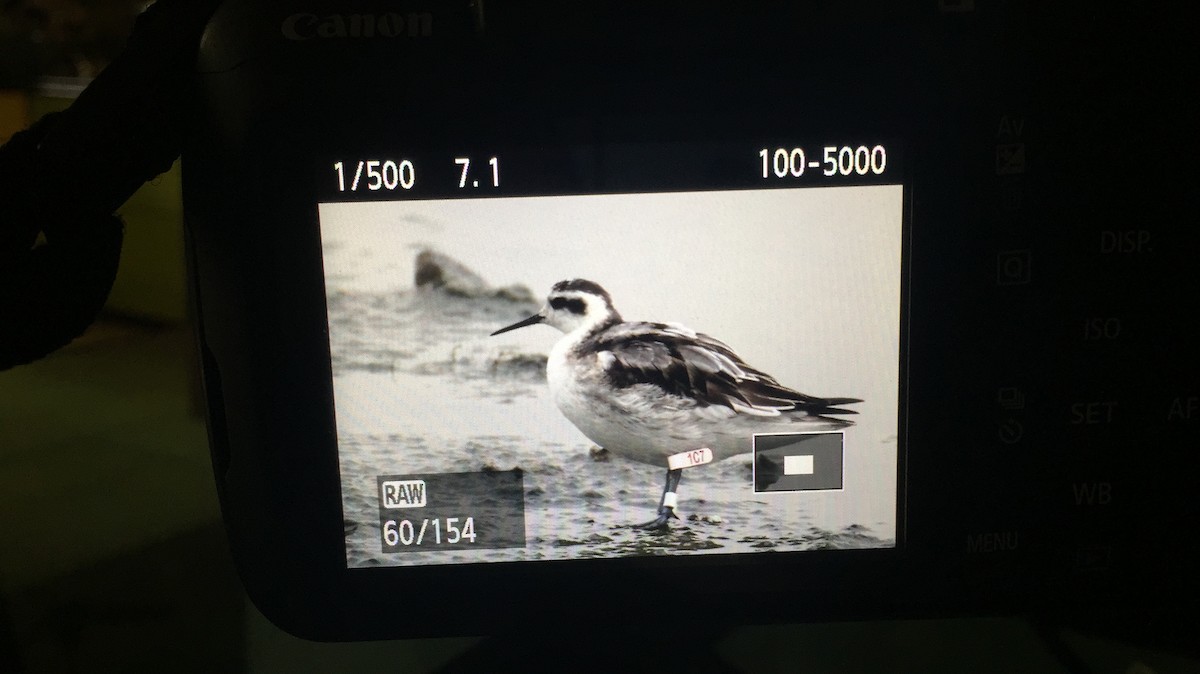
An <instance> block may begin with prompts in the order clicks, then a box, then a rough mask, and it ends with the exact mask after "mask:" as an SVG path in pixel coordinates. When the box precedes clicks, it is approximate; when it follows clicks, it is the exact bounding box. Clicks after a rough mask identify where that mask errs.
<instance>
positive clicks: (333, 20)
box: [281, 12, 433, 40]
mask: <svg viewBox="0 0 1200 674" xmlns="http://www.w3.org/2000/svg"><path fill="white" fill-rule="evenodd" d="M281 29H282V30H283V36H284V37H286V38H287V39H289V40H312V39H314V38H321V39H333V38H372V37H429V36H430V35H431V34H432V33H433V14H431V13H430V12H409V13H408V14H398V13H396V12H386V13H384V14H330V15H328V16H317V15H316V14H293V15H291V16H289V17H288V18H286V19H284V20H283V26H281Z"/></svg>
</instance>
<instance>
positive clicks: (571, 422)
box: [318, 155, 905, 568]
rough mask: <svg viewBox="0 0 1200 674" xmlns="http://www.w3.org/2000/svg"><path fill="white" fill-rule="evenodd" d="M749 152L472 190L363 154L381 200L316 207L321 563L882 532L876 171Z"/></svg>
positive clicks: (443, 560)
mask: <svg viewBox="0 0 1200 674" xmlns="http://www.w3.org/2000/svg"><path fill="white" fill-rule="evenodd" d="M764 157H765V158H764V159H763V172H764V173H765V174H766V177H767V178H768V180H767V181H766V182H765V183H764V184H763V185H762V186H761V187H760V188H747V187H744V186H740V187H739V188H738V189H728V188H726V189H698V190H686V189H685V190H678V189H675V190H671V191H611V190H610V191H607V192H604V193H593V194H586V193H584V194H580V193H573V194H572V193H566V194H542V195H537V196H500V195H498V194H490V195H488V196H487V197H486V198H480V196H479V192H478V190H479V189H481V188H480V186H479V182H480V181H482V182H483V183H484V185H483V186H482V189H488V188H494V187H496V186H497V185H495V184H493V182H492V181H493V178H495V179H496V182H500V176H499V174H498V173H499V172H498V171H495V170H494V169H496V168H497V167H496V166H491V165H485V164H484V161H485V160H479V161H477V162H476V163H474V164H470V166H469V167H468V166H463V164H466V163H467V162H459V163H458V165H455V166H454V167H453V168H454V169H455V170H458V169H459V168H460V167H461V170H462V174H461V176H458V175H454V176H452V177H451V180H453V178H460V184H458V187H459V188H462V189H464V190H466V192H465V193H464V194H463V197H462V198H440V197H439V198H428V197H421V196H418V193H417V191H415V190H414V191H413V193H411V194H410V193H405V192H404V190H403V180H405V179H409V180H411V179H412V178H413V176H414V175H416V176H417V177H418V179H419V176H420V173H419V166H418V167H417V171H418V172H417V173H415V174H411V173H410V174H408V175H407V176H406V175H405V174H403V171H404V170H405V167H403V166H399V165H397V164H395V163H392V165H391V166H392V170H394V171H395V173H394V174H384V173H382V172H381V171H382V169H381V168H380V165H379V164H377V165H376V169H377V171H380V172H379V173H377V174H376V175H379V176H381V177H380V178H379V179H378V182H379V183H380V184H381V185H383V186H384V187H385V188H386V186H387V185H388V184H389V181H390V183H392V184H393V185H392V186H393V188H395V192H394V198H380V195H379V194H372V195H370V196H371V197H372V198H371V199H370V200H366V201H357V200H344V199H343V200H336V201H335V200H329V201H328V202H326V203H322V204H320V206H319V209H318V210H319V219H320V229H321V239H322V247H323V260H324V276H325V287H326V297H327V307H328V315H329V344H330V357H331V362H332V373H333V393H334V412H335V417H336V425H337V446H338V456H339V465H340V470H341V485H342V505H343V514H344V519H345V525H346V538H345V541H346V562H347V565H348V566H349V567H351V568H364V567H376V566H408V565H440V564H460V563H484V562H524V561H534V560H565V559H579V558H614V557H630V556H648V555H720V554H727V553H759V552H772V551H773V552H795V551H810V550H831V549H862V548H891V547H895V546H896V544H897V539H898V503H899V492H900V488H901V485H900V482H899V477H898V476H899V474H900V471H899V462H900V460H901V443H900V435H901V423H900V421H901V419H900V410H901V404H900V402H901V400H900V392H901V388H902V387H901V362H902V352H901V342H902V340H901V325H902V322H901V309H902V278H903V274H902V259H901V258H902V248H903V240H904V231H905V228H904V220H905V218H904V210H905V205H904V201H905V191H904V188H903V185H902V184H901V181H900V180H898V179H895V180H893V181H888V180H881V181H875V182H874V183H872V184H840V183H839V182H838V181H837V180H836V179H828V180H826V181H823V182H822V181H819V180H817V181H808V182H798V183H797V184H796V185H794V186H793V185H789V184H784V183H782V182H779V183H773V182H770V180H769V179H770V178H772V174H771V170H772V167H771V166H770V165H769V163H768V158H769V155H764ZM449 159H450V158H447V159H446V162H445V163H449ZM496 164H499V162H496ZM410 166H411V165H410ZM339 171H340V173H339V174H338V176H337V177H338V179H339V180H341V181H343V182H342V183H341V185H340V189H341V190H343V191H346V190H347V188H348V187H349V181H350V180H351V179H352V178H353V177H354V176H352V175H351V174H352V173H355V172H357V171H356V170H355V167H354V166H353V165H350V164H347V165H345V166H341V167H339ZM356 179H358V180H366V178H365V177H363V176H361V175H360V176H358V177H357V178H356ZM860 182H861V181H860ZM397 186H398V187H397ZM505 328H509V329H507V330H504V329H505ZM493 333H497V334H493Z"/></svg>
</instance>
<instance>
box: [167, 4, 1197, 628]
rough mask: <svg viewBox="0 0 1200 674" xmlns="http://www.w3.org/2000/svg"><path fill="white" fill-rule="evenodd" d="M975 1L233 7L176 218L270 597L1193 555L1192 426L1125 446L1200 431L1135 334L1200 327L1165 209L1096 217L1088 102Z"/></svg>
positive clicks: (688, 614)
mask: <svg viewBox="0 0 1200 674" xmlns="http://www.w3.org/2000/svg"><path fill="white" fill-rule="evenodd" d="M978 4H979V5H980V6H979V7H978V8H976V7H975V3H927V4H923V5H921V6H919V7H903V8H902V7H893V6H892V5H891V4H889V3H806V4H803V5H794V4H791V3H764V4H755V5H753V6H737V7H733V6H730V5H726V4H722V3H712V4H707V3H704V4H700V5H698V6H697V5H696V4H695V3H691V4H684V3H665V4H659V3H651V4H647V3H603V4H598V5H597V4H593V5H567V6H553V7H546V6H540V5H536V6H517V5H507V4H506V5H501V4H500V3H495V4H493V3H483V2H480V1H478V0H477V1H476V2H473V3H465V2H464V3H443V4H433V3H429V4H423V3H407V2H406V3H380V2H361V3H356V4H355V5H354V6H353V7H352V8H351V7H348V6H345V5H344V3H330V2H308V3H289V2H282V3H260V2H230V3H226V4H224V5H223V6H222V7H221V8H220V9H218V11H217V13H216V14H215V15H214V16H213V18H212V19H211V21H210V22H209V25H208V27H207V29H206V31H205V34H204V37H203V39H202V42H201V48H200V54H199V59H198V64H197V78H198V93H197V98H198V102H197V104H198V106H199V109H200V110H201V115H200V117H199V121H198V123H197V128H195V129H194V130H193V132H192V134H191V135H190V137H189V138H188V140H187V145H186V147H185V149H184V154H183V160H184V164H183V166H184V177H185V186H184V189H185V206H186V212H187V217H188V227H187V242H188V247H189V263H190V269H191V273H192V280H193V289H194V298H195V306H196V319H197V325H198V335H199V341H200V350H201V355H202V361H203V369H204V375H205V385H206V393H207V403H208V410H209V431H210V438H211V443H212V447H213V464H214V470H215V475H216V482H217V488H218V491H219V493H220V497H221V503H222V509H223V513H224V516H225V519H226V524H227V528H228V531H229V535H230V540H231V546H232V549H233V553H234V557H235V560H236V561H237V563H238V566H239V570H240V572H241V574H242V577H243V580H244V581H245V584H246V587H247V590H248V591H249V593H250V595H251V597H252V598H253V599H254V601H255V603H256V604H257V605H258V606H259V607H260V609H261V610H262V611H263V612H264V613H265V614H266V615H267V616H269V617H270V618H271V619H272V620H274V621H276V622H277V623H278V624H279V625H281V626H282V627H284V628H286V629H288V630H289V631H292V632H294V633H296V634H299V635H302V636H307V637H311V638H320V639H367V638H388V637H397V636H420V635H444V634H461V633H471V632H475V631H492V632H494V631H498V630H499V631H503V630H505V629H507V628H514V629H515V628H518V627H519V628H521V629H528V628H530V626H533V625H537V626H543V627H547V628H549V627H551V626H555V625H564V624H569V625H575V626H580V625H613V624H646V625H672V626H679V625H684V626H686V625H693V624H705V623H707V624H712V623H729V622H734V623H736V622H739V621H740V622H747V621H755V622H762V621H778V620H811V619H843V618H856V617H867V616H884V615H889V616H890V615H913V616H915V615H930V614H944V613H946V612H955V613H965V612H982V611H1043V612H1074V611H1078V612H1079V613H1086V612H1087V609H1086V608H1085V607H1088V606H1092V605H1093V604H1094V603H1095V602H1097V601H1099V602H1102V603H1104V604H1105V605H1114V604H1120V603H1121V602H1132V603H1135V604H1136V603H1137V602H1152V601H1158V598H1160V597H1161V596H1163V595H1165V594H1170V593H1172V592H1174V590H1175V589H1177V588H1178V587H1179V586H1180V585H1179V584H1180V583H1182V584H1183V585H1187V583H1191V582H1193V581H1186V580H1185V576H1186V574H1184V573H1183V570H1184V569H1185V568H1186V566H1187V565H1188V564H1189V563H1190V562H1189V561H1188V560H1194V559H1195V557H1194V554H1195V546H1194V544H1191V543H1188V542H1184V541H1179V540H1178V539H1176V538H1174V537H1170V536H1162V535H1159V534H1156V533H1155V532H1160V533H1161V532H1162V531H1164V530H1166V529H1167V528H1168V527H1167V525H1165V524H1164V521H1163V520H1161V519H1159V518H1165V519H1167V520H1170V521H1172V522H1176V523H1177V524H1179V523H1182V522H1183V521H1184V520H1182V519H1176V518H1181V517H1186V515H1185V513H1188V512H1190V511H1191V510H1190V508H1191V507H1190V506H1188V504H1187V503H1186V501H1188V500H1189V499H1187V498H1185V497H1184V494H1186V493H1187V490H1186V488H1185V486H1184V479H1183V478H1182V476H1181V473H1180V470H1179V469H1181V468H1182V467H1183V466H1184V465H1186V462H1187V461H1188V460H1190V459H1188V458H1187V457H1184V456H1180V454H1179V453H1173V452H1170V451H1166V450H1165V449H1163V450H1162V451H1160V452H1159V453H1158V454H1156V455H1155V456H1157V457H1158V458H1157V459H1156V460H1155V461H1146V460H1144V459H1143V460H1140V461H1135V460H1133V459H1132V456H1131V455H1132V453H1133V451H1132V450H1131V449H1130V447H1131V446H1138V447H1149V446H1154V447H1157V448H1167V447H1182V446H1183V444H1182V443H1184V442H1186V439H1187V438H1193V439H1194V433H1195V430H1194V429H1195V426H1194V424H1195V417H1196V416H1197V413H1196V406H1195V380H1194V371H1191V372H1184V371H1182V370H1174V371H1173V372H1165V371H1162V370H1160V369H1159V368H1157V367H1142V366H1140V365H1138V364H1137V363H1135V362H1134V361H1133V360H1131V358H1130V354H1133V353H1138V354H1145V353H1147V352H1146V348H1147V345H1148V344H1149V343H1150V341H1151V340H1154V339H1159V340H1165V342H1166V345H1165V346H1164V347H1163V349H1162V350H1160V351H1159V352H1158V353H1159V354H1167V353H1173V352H1176V351H1178V350H1182V349H1183V348H1185V347H1186V336H1185V335H1183V334H1182V333H1180V332H1165V333H1153V335H1152V334H1151V332H1152V331H1151V329H1150V327H1149V326H1151V325H1153V324H1154V321H1155V320H1157V318H1156V317H1158V316H1160V315H1162V314H1159V313H1156V312H1158V311H1159V310H1160V307H1159V306H1158V304H1156V303H1154V302H1145V301H1139V300H1140V294H1139V292H1138V291H1137V290H1136V289H1137V288H1144V287H1151V286H1152V285H1153V284H1155V283H1162V282H1164V281H1165V280H1170V279H1172V278H1174V277H1173V276H1172V275H1173V274H1177V273H1180V272H1179V271H1178V270H1177V269H1175V268H1174V267H1173V266H1172V265H1171V264H1170V263H1169V260H1170V258H1169V257H1168V256H1169V255H1171V254H1172V251H1171V250H1170V249H1171V246H1170V244H1169V242H1170V241H1171V240H1172V237H1173V236H1174V234H1173V232H1172V231H1170V230H1169V229H1168V225H1166V224H1163V223H1161V222H1153V223H1151V224H1145V225H1139V224H1134V223H1123V222H1115V221H1112V220H1104V219H1098V220H1095V221H1090V222H1089V221H1086V220H1085V219H1083V218H1081V217H1079V214H1080V212H1082V211H1080V210H1079V209H1080V208H1084V209H1086V208H1087V206H1086V201H1087V198H1086V197H1085V196H1080V195H1086V194H1093V193H1095V190H1096V189H1097V183H1095V182H1093V181H1092V177H1093V176H1092V175H1091V173H1089V171H1091V170H1092V168H1091V167H1093V166H1095V165H1096V164H1095V162H1094V161H1093V160H1094V159H1095V157H1094V153H1095V150H1094V149H1089V148H1085V150H1086V151H1084V152H1080V147H1079V146H1078V145H1077V144H1073V141H1072V140H1071V138H1072V136H1071V135H1070V134H1058V133H1057V132H1058V131H1060V130H1062V129H1066V128H1071V125H1073V124H1075V123H1077V121H1078V120H1077V119H1075V118H1073V117H1072V115H1073V114H1074V113H1075V111H1077V109H1078V108H1086V107H1087V106H1088V105H1090V101H1085V102H1079V101H1075V100H1068V97H1067V96H1066V95H1064V94H1062V92H1061V90H1060V89H1059V88H1058V87H1057V82H1058V79H1057V78H1058V75H1056V76H1055V78H1054V79H1049V78H1048V77H1047V76H1046V75H1044V73H1045V72H1047V71H1046V70H1042V69H1040V68H1042V67H1043V66H1045V67H1046V68H1048V67H1049V66H1048V65H1047V62H1048V61H1052V60H1054V57H1055V55H1056V52H1053V50H1051V51H1050V53H1044V52H1039V49H1038V45H1039V44H1040V43H1039V41H1038V34H1037V30H1038V29H1036V28H1035V29H1030V28H1029V26H1030V23H1029V16H1028V14H1027V13H1026V11H1025V10H1023V9H1021V8H1015V7H1008V6H993V5H985V3H978ZM1088 152H1091V153H1092V154H1089V153H1088ZM1068 160H1070V161H1076V162H1079V163H1080V164H1081V165H1082V166H1084V170H1082V172H1080V173H1071V172H1067V171H1063V170H1062V167H1063V166H1065V165H1067V163H1068ZM1080 204H1085V205H1084V206H1080ZM1071 209H1075V210H1074V211H1072V213H1073V214H1074V216H1075V219H1073V220H1070V221H1069V222H1068V220H1067V218H1066V214H1067V212H1068V211H1071ZM1164 263H1166V264H1164ZM1160 357H1161V358H1163V359H1164V360H1163V361H1161V362H1166V361H1165V355H1159V356H1156V355H1154V354H1151V355H1149V356H1147V358H1150V359H1151V361H1152V362H1153V363H1157V362H1159V361H1155V360H1154V359H1155V358H1160ZM1189 387H1190V388H1189ZM1131 443H1137V444H1136V445H1131ZM1176 482H1178V484H1177V483H1176ZM1191 587H1194V584H1193V585H1191ZM1081 607H1084V608H1083V610H1080V609H1081Z"/></svg>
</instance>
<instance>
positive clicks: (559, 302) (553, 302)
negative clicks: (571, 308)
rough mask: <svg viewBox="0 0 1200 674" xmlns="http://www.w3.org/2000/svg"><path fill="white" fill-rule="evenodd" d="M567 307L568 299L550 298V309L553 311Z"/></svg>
mask: <svg viewBox="0 0 1200 674" xmlns="http://www.w3.org/2000/svg"><path fill="white" fill-rule="evenodd" d="M565 306H567V298H565V297H551V298H550V308H551V309H562V308H563V307H565Z"/></svg>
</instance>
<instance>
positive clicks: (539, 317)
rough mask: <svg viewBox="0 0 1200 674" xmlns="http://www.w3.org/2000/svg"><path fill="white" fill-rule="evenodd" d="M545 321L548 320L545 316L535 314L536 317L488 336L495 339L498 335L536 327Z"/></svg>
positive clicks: (518, 322) (520, 321) (533, 316)
mask: <svg viewBox="0 0 1200 674" xmlns="http://www.w3.org/2000/svg"><path fill="white" fill-rule="evenodd" d="M544 320H546V317H545V316H543V315H541V314H534V315H532V316H530V317H529V318H525V319H522V320H519V321H517V322H516V323H513V324H512V325H510V326H508V327H506V328H500V329H499V330H497V331H495V332H493V333H492V334H490V335H488V336H489V337H495V336H496V335H499V334H500V333H503V332H508V331H509V330H516V329H517V328H523V327H525V326H526V325H536V324H538V323H541V322H542V321H544Z"/></svg>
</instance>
